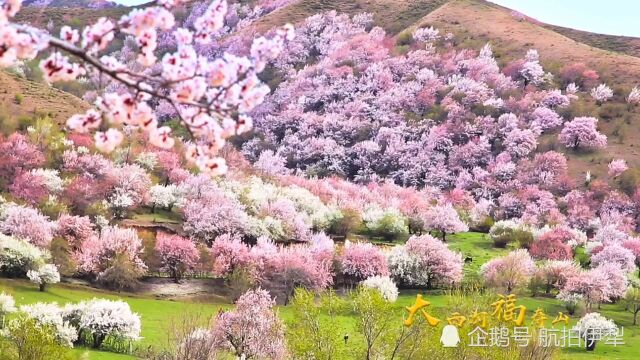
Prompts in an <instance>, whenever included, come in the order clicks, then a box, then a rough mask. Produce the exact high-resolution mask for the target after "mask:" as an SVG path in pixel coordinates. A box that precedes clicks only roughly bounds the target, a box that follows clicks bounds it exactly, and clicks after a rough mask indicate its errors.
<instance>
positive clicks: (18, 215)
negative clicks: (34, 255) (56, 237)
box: [0, 205, 54, 248]
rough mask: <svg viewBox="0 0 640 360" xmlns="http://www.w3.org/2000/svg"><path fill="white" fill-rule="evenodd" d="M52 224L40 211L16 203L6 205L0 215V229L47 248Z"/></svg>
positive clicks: (51, 234) (51, 237)
mask: <svg viewBox="0 0 640 360" xmlns="http://www.w3.org/2000/svg"><path fill="white" fill-rule="evenodd" d="M53 230H54V224H52V223H51V222H50V221H49V218H48V217H46V216H44V215H42V214H41V213H40V211H38V210H36V209H33V208H29V207H23V206H18V205H10V206H7V207H6V208H5V209H4V210H3V212H2V214H1V216H0V231H2V232H3V233H5V234H9V235H13V236H15V237H17V238H21V239H24V240H27V241H29V242H30V243H32V244H33V245H36V246H38V247H41V248H47V247H48V246H49V243H50V242H51V240H52V239H53Z"/></svg>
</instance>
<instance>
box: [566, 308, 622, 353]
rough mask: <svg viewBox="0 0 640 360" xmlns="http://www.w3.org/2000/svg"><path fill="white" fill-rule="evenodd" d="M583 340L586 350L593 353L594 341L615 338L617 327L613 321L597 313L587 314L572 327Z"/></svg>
mask: <svg viewBox="0 0 640 360" xmlns="http://www.w3.org/2000/svg"><path fill="white" fill-rule="evenodd" d="M573 329H574V330H576V331H577V332H578V333H579V334H580V337H581V338H583V339H584V340H585V345H586V347H587V350H589V351H593V349H594V348H595V346H596V341H597V340H600V339H603V338H605V337H608V336H615V335H616V334H617V332H618V327H617V326H616V324H615V323H614V322H613V320H610V319H607V318H605V317H604V316H602V315H600V314H599V313H597V312H591V313H587V314H586V315H585V316H583V317H582V319H580V320H578V322H577V323H576V325H575V326H574V327H573Z"/></svg>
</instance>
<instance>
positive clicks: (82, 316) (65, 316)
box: [20, 299, 141, 348]
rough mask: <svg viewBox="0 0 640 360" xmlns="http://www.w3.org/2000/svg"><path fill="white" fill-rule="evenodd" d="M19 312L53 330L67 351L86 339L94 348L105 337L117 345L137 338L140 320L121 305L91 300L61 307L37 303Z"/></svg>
mask: <svg viewBox="0 0 640 360" xmlns="http://www.w3.org/2000/svg"><path fill="white" fill-rule="evenodd" d="M20 311H21V312H24V313H25V315H26V316H27V317H29V318H32V319H34V320H35V321H36V322H37V323H38V324H40V325H50V326H52V327H53V328H54V329H55V332H56V334H55V335H56V338H57V339H58V341H59V342H60V343H61V344H63V345H65V346H69V347H73V344H74V343H75V342H76V341H77V340H81V341H85V338H84V337H85V336H88V337H89V338H90V339H91V343H89V344H88V345H91V346H93V347H95V348H98V347H100V346H101V345H102V343H103V342H104V341H105V340H106V338H107V337H111V338H113V339H114V340H117V341H120V340H134V341H135V340H138V339H139V338H140V331H141V327H140V325H141V323H140V316H138V315H137V314H136V313H134V312H132V311H131V309H130V308H129V304H127V303H126V302H124V301H112V300H106V299H93V300H89V301H83V302H80V303H77V304H68V305H66V306H64V307H60V306H58V305H57V304H56V303H36V304H33V305H24V306H21V307H20ZM81 335H82V337H81Z"/></svg>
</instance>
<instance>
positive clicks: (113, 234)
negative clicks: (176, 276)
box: [75, 227, 147, 288]
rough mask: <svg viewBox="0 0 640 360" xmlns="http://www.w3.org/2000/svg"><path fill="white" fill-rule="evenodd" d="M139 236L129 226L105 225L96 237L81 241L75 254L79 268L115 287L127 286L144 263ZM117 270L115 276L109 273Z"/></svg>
mask: <svg viewBox="0 0 640 360" xmlns="http://www.w3.org/2000/svg"><path fill="white" fill-rule="evenodd" d="M142 251H143V247H142V240H141V239H140V238H139V237H138V234H137V233H136V231H135V230H133V229H123V228H119V227H107V228H104V229H102V231H101V233H100V236H99V237H98V238H91V239H89V241H85V242H84V243H83V244H82V248H81V249H80V251H79V252H77V253H76V254H75V258H76V262H77V263H78V269H79V271H80V272H82V273H85V274H89V275H91V276H92V277H93V278H95V279H96V280H98V281H99V282H103V283H105V284H106V285H108V286H112V287H115V288H131V287H133V285H134V284H133V282H135V280H136V279H137V278H138V277H140V276H142V275H143V274H144V273H145V272H146V270H147V266H146V265H145V264H144V262H143V261H142V259H141V258H140V256H141V255H142ZM116 274H119V276H118V277H117V278H113V277H111V276H112V275H116Z"/></svg>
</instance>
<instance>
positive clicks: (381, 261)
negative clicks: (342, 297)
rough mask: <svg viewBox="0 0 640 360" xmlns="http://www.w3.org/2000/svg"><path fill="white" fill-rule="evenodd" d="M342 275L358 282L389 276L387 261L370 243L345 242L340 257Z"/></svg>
mask: <svg viewBox="0 0 640 360" xmlns="http://www.w3.org/2000/svg"><path fill="white" fill-rule="evenodd" d="M340 261H341V264H342V273H343V274H345V275H348V276H352V277H354V278H356V279H359V280H364V279H366V278H369V277H371V276H376V275H380V276H386V275H388V274H389V268H388V266H387V260H386V258H385V256H384V254H383V253H382V251H380V249H379V248H378V247H376V246H375V245H373V244H371V243H351V242H347V243H346V244H345V246H344V248H343V251H342V255H341V257H340Z"/></svg>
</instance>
